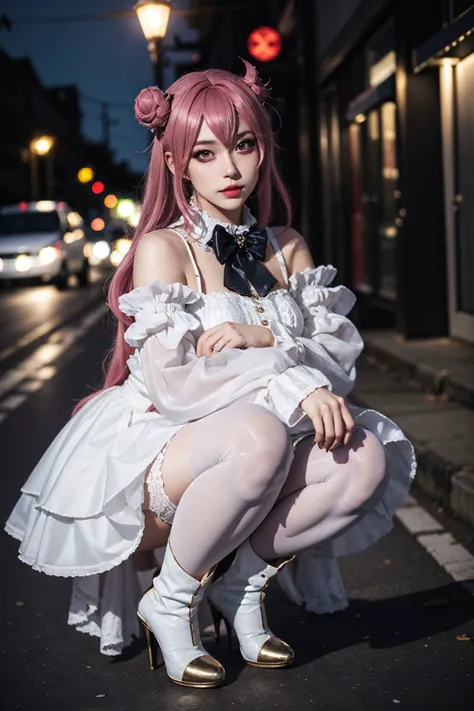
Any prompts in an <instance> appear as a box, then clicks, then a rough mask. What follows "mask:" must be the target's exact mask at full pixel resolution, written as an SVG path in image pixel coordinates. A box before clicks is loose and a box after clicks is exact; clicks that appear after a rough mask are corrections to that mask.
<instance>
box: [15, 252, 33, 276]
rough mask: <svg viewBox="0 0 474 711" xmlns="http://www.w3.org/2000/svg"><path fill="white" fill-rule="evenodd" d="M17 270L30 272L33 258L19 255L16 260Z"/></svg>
mask: <svg viewBox="0 0 474 711" xmlns="http://www.w3.org/2000/svg"><path fill="white" fill-rule="evenodd" d="M15 269H16V271H17V272H29V271H30V269H31V257H30V256H29V255H28V254H19V255H18V257H17V258H16V259H15Z"/></svg>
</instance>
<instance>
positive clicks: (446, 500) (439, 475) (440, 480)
mask: <svg viewBox="0 0 474 711" xmlns="http://www.w3.org/2000/svg"><path fill="white" fill-rule="evenodd" d="M367 355H368V354H364V356H362V358H367ZM367 362H368V364H369V366H371V367H372V368H375V369H376V370H377V371H378V373H379V374H381V377H384V376H385V377H386V378H390V380H391V381H392V383H393V378H392V374H391V373H390V372H387V367H383V366H380V363H377V362H374V358H373V354H371V355H370V356H368V359H367ZM397 372H398V374H400V370H398V371H397ZM400 385H402V383H400ZM387 397H388V398H389V397H390V395H389V394H388V395H387ZM349 400H350V402H352V403H353V404H354V405H357V406H359V407H364V408H365V407H366V408H371V409H375V410H377V409H379V410H380V409H381V408H380V404H379V403H377V404H375V403H373V402H371V398H370V395H369V396H367V394H360V392H357V385H356V390H355V392H352V393H351V394H350V396H349ZM387 403H388V401H387ZM453 406H454V407H455V405H453ZM385 414H387V413H385ZM388 416H389V417H391V416H390V414H388ZM393 419H394V420H395V421H396V417H394V418H393ZM402 429H403V431H404V433H405V435H406V436H407V438H408V439H409V440H410V442H411V443H412V444H413V446H414V448H415V454H416V459H417V474H416V477H415V480H414V484H413V485H414V486H415V488H418V489H419V490H420V491H422V492H423V493H425V494H426V495H428V496H429V497H430V499H432V500H433V501H435V502H437V503H438V504H440V505H441V506H443V508H445V509H446V510H448V511H450V512H451V514H452V515H455V516H456V517H458V518H459V519H461V520H462V521H463V522H464V523H465V524H467V525H468V526H470V527H471V528H473V529H474V462H473V463H472V465H471V464H470V463H469V464H466V465H465V466H461V467H460V465H459V463H455V462H453V461H450V460H449V459H448V458H447V457H444V456H442V455H441V454H440V453H438V452H436V451H434V450H433V449H431V448H430V447H428V446H426V443H421V442H420V441H419V440H418V439H417V437H414V436H413V435H412V433H411V432H410V429H409V428H407V427H403V426H402Z"/></svg>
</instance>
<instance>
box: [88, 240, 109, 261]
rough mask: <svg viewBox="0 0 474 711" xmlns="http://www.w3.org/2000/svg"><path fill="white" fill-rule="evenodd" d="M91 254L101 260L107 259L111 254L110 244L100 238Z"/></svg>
mask: <svg viewBox="0 0 474 711" xmlns="http://www.w3.org/2000/svg"><path fill="white" fill-rule="evenodd" d="M91 254H92V255H93V256H94V257H96V258H97V259H99V260H102V259H107V257H108V256H109V254H110V245H109V243H108V242H106V241H105V240H100V241H99V242H96V243H95V244H94V245H93V246H92V250H91Z"/></svg>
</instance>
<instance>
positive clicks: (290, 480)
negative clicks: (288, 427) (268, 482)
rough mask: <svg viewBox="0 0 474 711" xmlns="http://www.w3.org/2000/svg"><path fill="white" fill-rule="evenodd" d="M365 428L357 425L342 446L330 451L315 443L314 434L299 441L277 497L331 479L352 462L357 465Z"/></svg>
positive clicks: (280, 497)
mask: <svg viewBox="0 0 474 711" xmlns="http://www.w3.org/2000/svg"><path fill="white" fill-rule="evenodd" d="M366 436H367V435H366V431H365V430H364V429H363V428H362V427H356V428H355V429H354V432H353V435H352V437H351V440H350V442H349V444H348V445H346V446H344V445H341V446H339V447H337V448H336V449H335V450H334V451H333V452H326V450H325V449H319V447H318V445H317V444H314V434H311V436H308V437H306V438H305V439H303V440H301V441H300V442H298V444H297V445H296V447H295V456H294V459H293V462H292V464H291V467H290V471H289V473H288V477H287V479H286V482H285V484H284V485H283V487H282V490H281V492H280V496H279V497H278V500H279V501H281V499H284V498H286V497H287V496H289V495H290V494H293V493H294V492H295V491H299V490H300V489H304V488H305V487H306V486H309V485H311V484H319V483H324V482H327V481H330V480H331V479H332V478H333V477H334V476H336V475H337V474H338V473H339V472H341V471H342V470H343V469H344V468H346V467H347V465H349V466H351V463H352V462H353V463H354V464H357V466H359V465H360V463H359V460H360V457H361V451H362V449H363V447H364V440H365V439H366Z"/></svg>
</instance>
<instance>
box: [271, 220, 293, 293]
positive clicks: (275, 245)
mask: <svg viewBox="0 0 474 711" xmlns="http://www.w3.org/2000/svg"><path fill="white" fill-rule="evenodd" d="M266 230H267V235H268V238H269V240H270V242H271V243H272V246H273V249H274V250H275V254H276V258H277V259H278V263H279V264H280V269H281V273H282V274H283V279H284V280H285V284H288V283H289V279H288V269H287V268H286V262H285V258H284V256H283V252H282V251H281V248H280V245H279V244H278V240H277V238H276V237H275V235H274V234H273V230H271V229H270V227H266Z"/></svg>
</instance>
